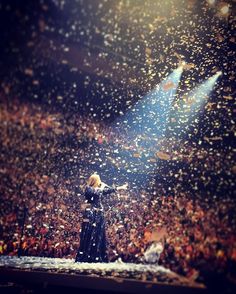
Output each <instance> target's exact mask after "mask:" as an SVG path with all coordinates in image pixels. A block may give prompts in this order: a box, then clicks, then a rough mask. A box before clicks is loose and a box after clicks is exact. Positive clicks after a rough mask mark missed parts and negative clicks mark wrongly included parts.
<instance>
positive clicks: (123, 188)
mask: <svg viewBox="0 0 236 294" xmlns="http://www.w3.org/2000/svg"><path fill="white" fill-rule="evenodd" d="M127 188H128V184H127V183H125V184H124V185H122V186H118V187H116V190H117V191H119V190H126V189H127Z"/></svg>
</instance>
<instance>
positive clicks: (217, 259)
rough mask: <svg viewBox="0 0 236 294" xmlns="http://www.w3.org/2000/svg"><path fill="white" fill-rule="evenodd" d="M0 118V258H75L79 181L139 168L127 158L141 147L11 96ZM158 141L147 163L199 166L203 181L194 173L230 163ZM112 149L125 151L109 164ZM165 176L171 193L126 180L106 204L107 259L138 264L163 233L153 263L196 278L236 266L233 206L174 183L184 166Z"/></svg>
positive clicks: (181, 176)
mask: <svg viewBox="0 0 236 294" xmlns="http://www.w3.org/2000/svg"><path fill="white" fill-rule="evenodd" d="M0 119H1V125H0V129H1V150H2V152H1V155H0V156H1V158H0V160H1V164H0V193H1V195H2V196H1V197H2V199H1V220H0V221H1V226H0V253H1V254H7V255H17V254H18V253H19V247H20V246H21V248H20V249H21V254H23V255H27V256H45V257H67V258H74V257H75V254H76V252H77V249H78V247H79V232H80V224H81V216H82V210H83V201H84V199H83V188H84V184H85V181H86V179H87V177H88V176H89V175H90V174H91V173H92V172H94V171H96V170H100V171H103V170H104V173H106V171H107V172H109V171H110V174H109V175H110V177H111V176H113V175H116V173H115V172H117V173H118V171H120V172H124V170H125V169H127V168H132V166H128V164H130V165H132V164H134V165H136V167H137V166H138V164H139V162H136V161H134V162H133V161H132V158H133V154H136V153H137V149H136V150H134V148H135V146H136V148H140V146H137V145H135V142H134V141H132V144H133V147H130V146H129V140H127V138H126V137H125V134H124V133H119V134H117V133H115V130H114V129H112V128H111V127H108V126H106V125H105V124H103V123H95V122H92V121H91V120H90V119H88V118H84V117H81V116H69V117H68V118H65V117H63V116H62V115H61V114H59V113H52V112H51V113H50V112H49V111H43V110H42V106H39V105H30V104H27V103H25V104H20V103H18V102H17V100H16V101H15V102H14V103H12V104H10V105H7V103H4V104H2V105H1V110H0ZM159 144H160V145H161V146H162V148H163V149H158V146H157V149H156V150H153V153H152V155H151V156H154V155H153V154H155V153H157V154H156V158H155V160H157V159H158V158H159V159H161V160H163V161H165V162H166V161H171V160H172V161H174V162H176V161H177V162H185V164H189V165H190V167H191V169H190V170H191V172H193V175H194V170H196V169H198V173H196V175H195V176H196V177H198V176H199V172H200V174H201V177H203V182H207V181H209V180H210V178H209V177H210V176H209V175H208V176H206V174H205V173H204V172H203V173H201V171H202V170H206V172H207V171H208V172H209V171H210V170H212V169H215V168H218V170H219V171H221V173H223V172H224V169H227V168H228V167H229V166H230V162H228V161H226V160H225V161H224V162H223V163H222V162H219V155H218V157H217V156H216V157H213V155H214V154H213V153H212V154H213V155H212V159H211V156H209V157H208V156H207V155H208V152H207V150H206V149H204V148H203V147H202V148H201V149H200V148H198V149H197V148H193V147H191V148H190V147H189V146H186V147H184V146H185V145H186V144H185V145H184V144H182V145H181V142H174V139H173V138H172V139H169V140H167V139H166V141H165V139H162V141H159ZM130 145H131V144H130ZM131 146H132V145H131ZM152 146H153V145H152ZM178 146H179V148H178ZM152 148H153V147H152ZM116 149H117V151H115V152H117V153H118V155H119V156H121V155H120V154H122V152H126V155H124V156H123V157H119V156H118V157H117V158H118V161H117V163H116V161H114V158H113V155H114V150H116ZM144 149H145V148H144V147H142V150H144ZM135 152H136V153H135ZM141 152H142V151H141ZM145 152H147V150H145ZM115 154H116V153H115ZM175 157H177V159H176V158H175ZM134 158H135V160H136V159H137V158H139V157H138V156H136V157H134ZM201 158H203V160H204V164H202V161H201V160H200V159H201ZM129 159H130V161H131V163H129V162H128V160H129ZM119 161H120V162H121V166H118V162H119ZM123 161H124V162H123ZM115 168H116V169H115ZM221 169H222V170H221ZM169 173H170V175H169V176H170V177H171V178H173V179H174V180H175V181H174V189H171V190H170V191H168V190H167V191H166V190H165V189H163V187H162V186H161V184H159V185H158V183H156V182H155V181H151V184H149V185H148V184H146V187H144V185H141V186H140V185H138V184H137V183H136V182H132V181H130V182H129V189H128V191H126V192H122V193H120V194H118V195H116V194H114V195H111V196H109V197H107V198H104V200H103V203H104V206H105V219H106V234H107V239H108V251H109V259H110V261H115V260H117V259H118V258H121V259H122V260H123V261H124V262H143V254H144V252H145V250H146V249H147V248H148V246H149V245H150V244H151V242H152V240H153V239H152V236H153V234H156V235H157V236H158V232H160V230H163V229H164V231H165V234H164V236H163V238H162V241H163V244H164V250H163V252H162V254H161V256H160V260H159V264H162V265H164V266H165V267H167V268H170V269H171V270H173V271H175V272H177V273H180V274H182V275H185V276H187V277H195V278H196V277H199V276H200V277H201V274H202V273H204V271H210V270H211V271H220V272H223V273H228V272H229V271H230V270H231V267H232V265H234V264H235V261H236V247H235V244H236V235H235V232H236V222H235V218H234V215H235V207H236V206H235V200H234V199H233V198H232V197H231V196H230V195H221V196H222V197H216V196H215V195H211V193H210V192H209V191H205V193H203V195H201V196H200V195H199V194H198V193H197V192H198V191H196V193H195V194H193V193H192V192H190V190H188V189H184V188H183V187H182V184H183V183H184V181H185V180H186V179H188V177H189V176H190V177H191V176H192V175H191V174H190V175H189V174H186V172H184V171H183V168H180V169H179V171H178V173H177V174H176V175H177V176H175V174H173V171H171V170H170V171H169ZM114 178H115V176H114ZM112 180H114V179H111V178H110V183H109V184H112V182H111V181H112ZM108 181H109V177H108ZM116 181H118V179H116V178H115V182H116ZM190 183H191V184H190ZM187 184H188V183H187ZM229 184H230V183H229ZM185 185H186V183H185ZM190 185H192V182H191V181H190V180H189V186H190ZM197 185H198V184H197ZM196 187H198V186H194V187H193V189H192V191H194V188H196ZM23 223H24V232H23V236H22V240H21V241H20V237H21V233H22V232H21V230H22V225H23ZM20 242H21V244H20Z"/></svg>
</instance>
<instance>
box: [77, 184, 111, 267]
mask: <svg viewBox="0 0 236 294" xmlns="http://www.w3.org/2000/svg"><path fill="white" fill-rule="evenodd" d="M115 191H116V190H115V189H114V188H111V187H108V186H105V188H103V189H100V188H96V189H95V188H92V187H90V186H87V187H86V189H85V194H84V196H85V199H86V205H87V206H88V207H87V208H86V209H85V210H84V212H83V222H82V228H81V233H80V246H79V250H78V252H77V255H76V258H75V261H76V262H108V256H107V252H106V249H107V244H106V233H105V218H104V209H103V206H102V202H101V200H102V196H103V195H106V194H110V193H113V192H115Z"/></svg>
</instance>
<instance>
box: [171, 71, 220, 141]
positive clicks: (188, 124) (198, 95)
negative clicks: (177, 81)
mask: <svg viewBox="0 0 236 294" xmlns="http://www.w3.org/2000/svg"><path fill="white" fill-rule="evenodd" d="M222 74H223V73H222V71H217V72H216V73H215V74H214V75H213V76H212V77H210V78H208V79H207V80H206V81H205V82H203V83H202V84H200V85H199V86H198V87H196V88H195V89H193V90H192V91H191V92H190V93H188V94H186V95H185V96H184V97H182V98H181V99H180V100H179V101H178V102H177V108H176V109H175V110H173V111H172V113H171V119H170V125H169V129H170V130H172V131H173V132H174V134H175V135H178V136H182V135H184V134H185V133H186V132H187V131H189V130H190V128H192V127H193V125H194V124H195V122H196V121H198V119H197V118H198V116H199V112H200V110H201V109H202V108H203V106H204V105H205V104H206V103H207V101H208V98H209V94H210V93H211V91H212V90H213V88H214V86H215V84H216V82H217V80H218V78H219V77H220V76H221V75H222ZM172 122H173V123H172Z"/></svg>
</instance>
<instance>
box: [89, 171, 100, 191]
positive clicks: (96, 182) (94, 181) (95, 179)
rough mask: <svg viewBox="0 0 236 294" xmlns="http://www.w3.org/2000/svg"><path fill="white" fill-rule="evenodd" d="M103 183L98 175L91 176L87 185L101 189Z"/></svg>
mask: <svg viewBox="0 0 236 294" xmlns="http://www.w3.org/2000/svg"><path fill="white" fill-rule="evenodd" d="M101 183H102V182H101V179H100V177H99V175H97V174H93V175H91V176H90V177H89V179H88V181H87V185H88V186H90V187H93V188H97V187H100V185H101Z"/></svg>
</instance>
